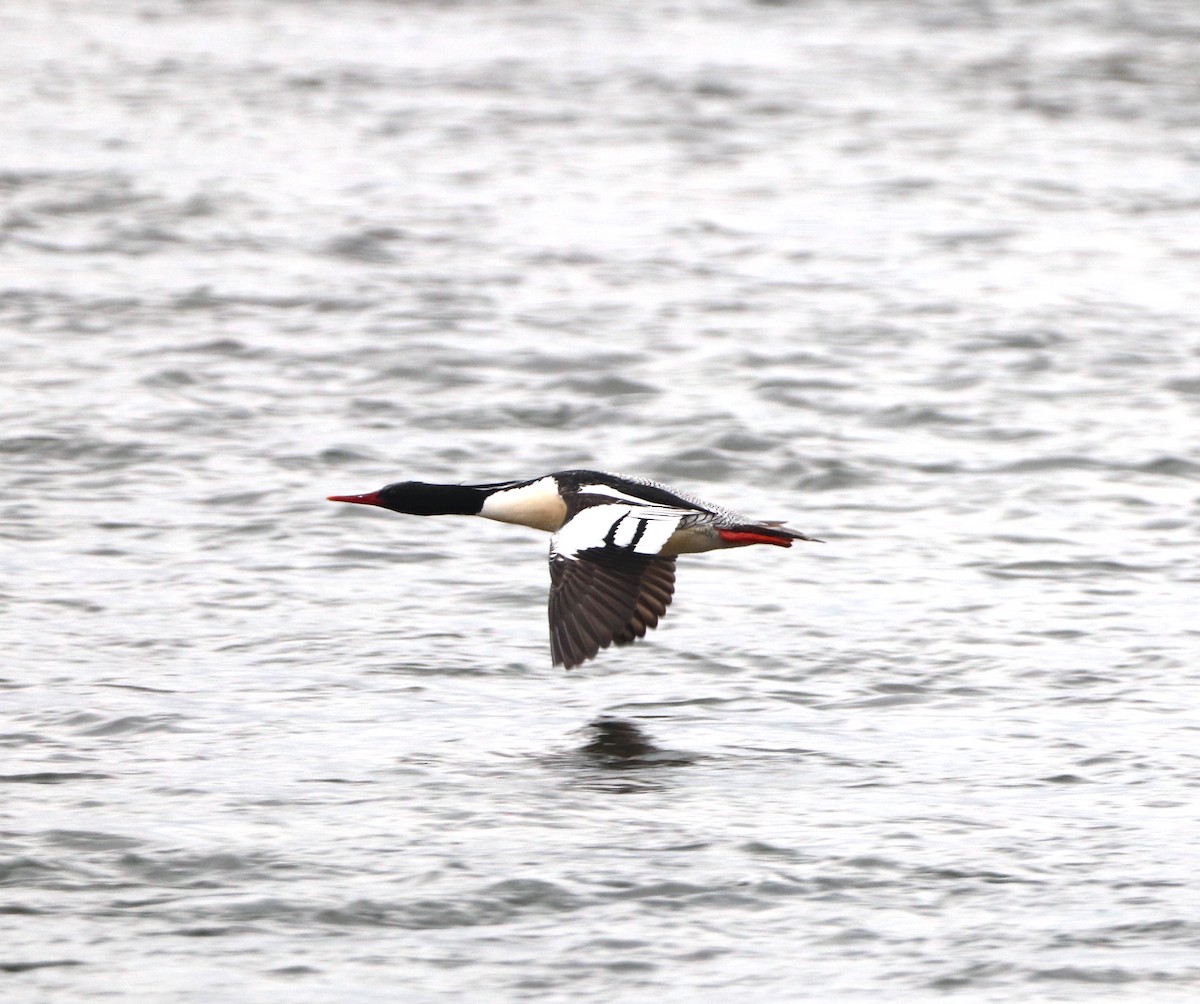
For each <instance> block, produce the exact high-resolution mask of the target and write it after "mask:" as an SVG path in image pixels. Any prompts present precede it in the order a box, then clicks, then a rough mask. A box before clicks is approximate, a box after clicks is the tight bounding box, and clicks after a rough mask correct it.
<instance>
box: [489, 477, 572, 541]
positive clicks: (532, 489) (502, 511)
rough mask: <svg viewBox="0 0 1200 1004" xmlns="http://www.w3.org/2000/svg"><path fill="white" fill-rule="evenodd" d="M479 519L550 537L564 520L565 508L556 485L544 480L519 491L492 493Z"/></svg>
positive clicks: (551, 481) (546, 478)
mask: <svg viewBox="0 0 1200 1004" xmlns="http://www.w3.org/2000/svg"><path fill="white" fill-rule="evenodd" d="M479 515H480V516H486V517H487V518H488V519H494V520H497V521H498V522H500V523H516V524H518V525H520V526H530V527H533V529H535V530H545V531H547V532H548V533H553V532H554V531H555V530H557V529H558V528H559V527H560V526H562V525H563V520H564V519H566V518H567V504H566V503H565V502H564V501H563V500H562V496H561V495H559V494H558V482H557V481H555V480H554V478H552V477H545V478H539V479H538V480H537V481H534V482H533V483H532V484H528V485H521V486H520V487H519V488H506V489H505V490H504V491H500V492H494V493H493V494H491V495H489V496H488V497H487V498H486V499H485V500H484V503H483V508H482V509H480V510H479Z"/></svg>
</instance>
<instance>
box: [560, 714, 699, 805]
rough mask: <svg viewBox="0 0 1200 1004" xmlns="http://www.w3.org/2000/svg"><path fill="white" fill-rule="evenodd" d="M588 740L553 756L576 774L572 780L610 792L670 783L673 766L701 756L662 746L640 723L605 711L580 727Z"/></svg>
mask: <svg viewBox="0 0 1200 1004" xmlns="http://www.w3.org/2000/svg"><path fill="white" fill-rule="evenodd" d="M578 733H579V734H582V736H583V738H584V742H583V744H582V745H579V746H576V747H574V748H573V749H570V750H567V751H566V752H563V753H559V754H556V755H554V756H553V757H551V758H549V760H550V762H551V763H552V764H553V765H554V766H555V767H557V768H560V769H561V768H566V769H567V770H568V771H570V772H571V774H572V775H573V777H572V783H575V784H579V785H580V786H582V787H588V788H593V789H599V790H604V791H610V792H618V793H623V792H637V791H646V790H650V789H653V788H658V787H661V786H662V785H664V784H668V783H670V780H671V774H672V772H673V769H675V768H679V767H687V766H690V765H691V764H693V763H695V762H696V761H697V760H699V759H701V757H700V756H698V755H697V754H694V753H687V752H684V751H682V750H667V749H663V748H662V747H661V746H658V745H657V744H656V743H655V742H654V740H652V739H651V738H650V736H648V735H647V734H646V732H645V731H644V730H643V729H642V727H641V726H640V725H637V724H636V723H634V722H631V721H629V720H628V719H625V718H615V717H613V716H611V715H601V716H600V717H599V718H597V719H595V721H592V722H589V723H588V724H587V725H585V726H584V727H583V728H581V729H579V730H578Z"/></svg>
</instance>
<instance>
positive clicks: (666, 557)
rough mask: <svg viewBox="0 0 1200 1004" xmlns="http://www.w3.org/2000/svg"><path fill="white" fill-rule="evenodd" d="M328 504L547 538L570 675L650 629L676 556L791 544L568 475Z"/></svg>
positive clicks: (411, 489)
mask: <svg viewBox="0 0 1200 1004" xmlns="http://www.w3.org/2000/svg"><path fill="white" fill-rule="evenodd" d="M328 500H329V501H330V502H350V503H354V504H356V505H370V506H379V507H380V508H383V509H390V510H392V511H393V512H398V513H404V514H406V515H410V516H450V515H460V516H482V517H484V518H485V519H490V520H495V521H497V522H500V523H512V524H517V525H520V526H526V527H530V528H532V529H534V530H542V531H545V532H548V533H550V534H551V537H550V602H549V618H550V657H551V664H552V665H553V666H562V667H563V668H564V669H567V670H570V669H573V668H575V667H576V666H579V665H581V664H582V663H584V662H587V661H588V660H589V659H592V658H594V657H595V656H596V655H597V653H599V652H600V650H601V649H606V648H608V647H609V646H610V645H617V646H620V645H630V644H632V643H633V642H635V641H637V640H638V639H640V638H644V637H645V635H646V632H647V631H649V630H652V629H654V628H656V627H657V626H658V622H659V620H660V619H661V618H662V617H663V616H664V615H665V614H666V612H667V607H668V606H670V604H671V599H672V597H673V596H674V594H675V559H676V558H677V557H678V556H679V555H681V554H696V553H700V552H703V551H714V550H722V549H727V548H733V547H749V546H751V545H755V544H767V545H772V546H774V547H791V546H792V543H793V542H794V541H797V540H801V541H810V542H813V543H821V541H820V540H819V539H818V538H816V537H810V536H807V535H806V534H803V533H800V532H799V531H797V530H791V529H788V528H787V526H786V525H785V523H784V522H783V521H779V520H755V519H750V518H749V517H747V516H743V515H742V514H741V513H738V512H734V511H733V510H732V509H726V508H724V507H723V506H718V505H713V504H712V503H711V502H705V501H704V500H703V499H700V498H697V497H696V496H694V495H690V494H688V493H686V492H682V491H677V490H675V489H673V488H668V487H667V486H666V485H662V484H659V483H658V482H656V481H650V480H648V479H646V478H640V477H631V476H629V475H623V474H611V473H607V472H605V471H590V470H568V471H556V472H554V473H553V474H544V475H542V476H541V477H537V478H531V479H529V480H525V481H498V482H492V483H488V484H451V485H447V484H431V483H427V482H424V481H399V482H395V483H393V484H389V485H385V486H384V487H383V488H380V489H379V490H378V491H373V492H366V493H364V494H361V495H330V496H328Z"/></svg>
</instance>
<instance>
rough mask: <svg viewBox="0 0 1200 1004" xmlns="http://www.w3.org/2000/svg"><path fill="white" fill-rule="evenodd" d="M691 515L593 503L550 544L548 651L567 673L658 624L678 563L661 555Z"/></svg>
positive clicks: (581, 511)
mask: <svg viewBox="0 0 1200 1004" xmlns="http://www.w3.org/2000/svg"><path fill="white" fill-rule="evenodd" d="M686 515H688V514H687V513H684V512H681V511H679V510H675V509H668V508H659V507H649V506H623V505H611V504H608V505H596V506H590V507H588V508H585V509H581V510H580V511H579V512H577V513H575V514H574V515H573V516H572V517H571V518H570V519H569V520H568V521H567V522H566V523H565V524H563V527H562V529H560V530H559V531H558V533H556V534H555V535H554V536H553V537H552V538H551V541H550V654H551V656H552V657H553V661H554V665H556V666H558V665H562V666H565V667H566V668H567V669H571V668H572V667H573V666H578V665H579V664H580V663H581V662H586V661H587V660H588V659H590V658H592V657H593V656H594V655H595V654H596V653H597V652H598V651H600V649H602V648H607V647H608V646H609V645H614V644H615V645H628V644H630V643H631V642H633V641H636V640H637V639H638V638H641V637H643V636H644V635H645V633H646V632H647V631H648V630H650V629H651V628H653V627H655V626H657V624H658V621H659V618H660V617H662V616H663V615H664V614H665V613H666V611H667V607H668V606H669V605H670V603H671V597H672V595H673V594H674V592H675V558H674V557H662V556H660V555H659V553H658V552H659V551H660V550H661V549H662V546H663V545H664V544H665V543H666V542H667V540H668V539H669V538H670V536H671V534H672V533H674V532H675V529H676V528H677V527H678V525H679V522H680V520H681V519H682V518H683V517H685V516H686Z"/></svg>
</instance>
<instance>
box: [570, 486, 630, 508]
mask: <svg viewBox="0 0 1200 1004" xmlns="http://www.w3.org/2000/svg"><path fill="white" fill-rule="evenodd" d="M579 494H580V495H599V496H600V497H601V498H606V499H612V500H613V501H614V502H632V503H633V504H634V505H641V506H644V505H646V500H645V499H642V498H638V497H637V496H636V495H628V494H626V493H625V492H623V491H621V489H620V488H614V487H613V486H612V485H596V484H593V485H580V486H579Z"/></svg>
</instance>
